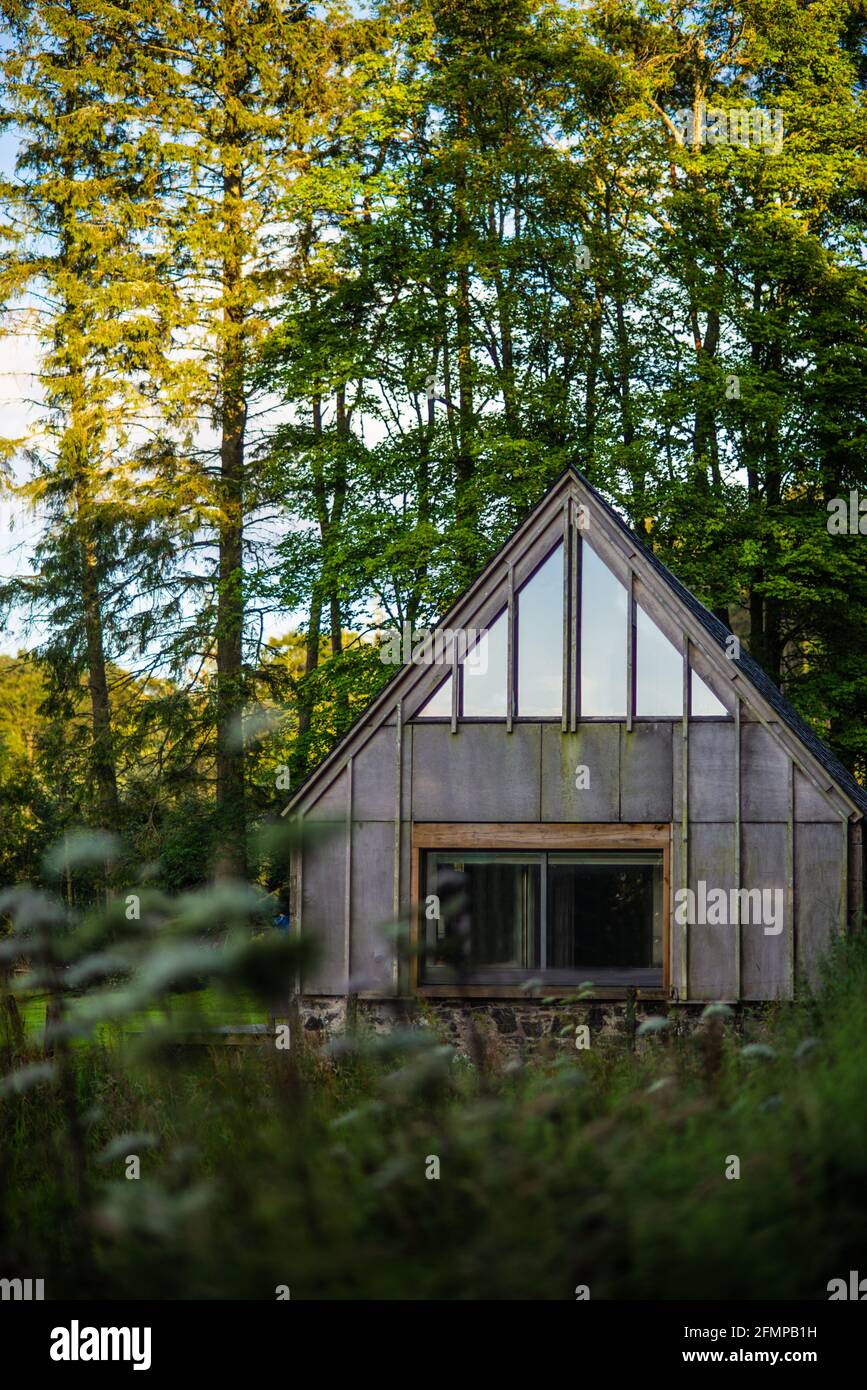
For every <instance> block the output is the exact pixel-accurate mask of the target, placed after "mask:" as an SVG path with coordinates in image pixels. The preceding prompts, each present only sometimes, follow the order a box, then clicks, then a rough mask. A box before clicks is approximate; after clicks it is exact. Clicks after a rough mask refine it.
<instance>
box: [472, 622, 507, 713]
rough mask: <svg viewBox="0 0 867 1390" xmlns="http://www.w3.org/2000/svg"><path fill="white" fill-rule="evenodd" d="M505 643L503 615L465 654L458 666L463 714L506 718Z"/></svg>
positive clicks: (505, 627)
mask: <svg viewBox="0 0 867 1390" xmlns="http://www.w3.org/2000/svg"><path fill="white" fill-rule="evenodd" d="M508 640H509V629H508V623H507V621H506V615H505V613H503V614H501V615H500V617H499V618H497V620H496V621H495V622H494V623H492V624H491V626H490V627H489V628H488V629H487V631H486V632H484V633H483V634H482V636H481V637H480V638H479V640H478V642H476V643H474V645H473V646H472V647H470V649H469V651H468V652H467V655H466V657H465V659H464V662H463V666H462V672H463V713H464V714H465V715H468V716H469V717H470V718H473V717H475V718H477V719H504V718H505V717H506V648H507V644H508Z"/></svg>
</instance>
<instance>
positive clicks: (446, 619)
mask: <svg viewBox="0 0 867 1390" xmlns="http://www.w3.org/2000/svg"><path fill="white" fill-rule="evenodd" d="M571 480H575V481H577V482H578V484H579V485H580V488H581V489H582V490H583V491H584V492H585V493H587V494H588V495H589V496H590V497H591V498H592V499H593V501H594V502H595V504H596V505H597V506H598V507H600V509H601V510H602V511H603V512H604V514H605V515H606V517H607V518H608V520H609V521H610V522H611V523H612V524H613V526H614V527H615V529H616V530H617V531H619V532H620V533H621V534H622V536H623V537H624V540H625V541H626V542H628V544H629V545H630V547H632V549H633V550H635V551H637V552H639V553H640V555H641V557H642V559H643V560H644V561H645V562H646V563H647V564H648V565H649V566H650V567H651V568H652V569H653V570H654V572H655V573H656V574H657V575H658V577H659V578H660V580H662V581H663V583H664V584H665V585H666V586H667V588H668V589H669V590H670V591H671V592H672V593H673V594H674V595H675V597H676V599H677V600H678V602H679V603H680V604H682V605H683V606H684V607H685V608H686V609H688V610H689V612H690V613H691V614H692V616H693V617H694V618H695V619H696V621H697V622H698V623H699V624H700V625H701V627H702V629H703V631H704V632H705V633H706V634H707V636H708V637H709V638H710V639H711V640H712V641H713V642H714V644H715V645H716V646H717V647H719V648H720V650H721V651H722V652H723V654H724V655H725V656H726V660H727V662H729V663H731V664H733V665H735V666H736V667H737V669H738V671H739V672H740V673H741V674H742V675H743V676H744V677H745V679H746V681H747V682H748V683H749V685H750V686H752V688H753V689H754V690H755V691H756V692H757V694H758V695H760V696H761V697H762V699H763V700H764V701H765V703H766V704H767V705H768V706H769V707H770V708H771V709H772V710H773V711H774V713H775V714H776V715H777V717H778V718H779V720H780V722H781V723H782V724H784V725H785V726H786V727H787V728H788V729H789V731H790V732H791V733H792V734H793V735H794V736H795V738H796V739H797V740H798V741H799V743H800V744H801V745H802V746H803V747H804V749H805V750H806V751H807V752H808V753H809V754H811V756H812V757H813V758H814V759H815V761H816V762H818V763H819V764H820V765H821V767H823V768H824V770H825V771H826V772H827V774H828V776H829V778H830V779H831V781H832V782H833V783H835V784H836V786H837V787H839V789H840V790H841V791H842V792H844V793H845V795H846V796H847V797H848V798H849V800H850V801H851V802H852V803H854V805H855V806H856V807H857V808H858V809H859V810H860V811H861V812H862V813H863V814H865V815H867V791H865V789H864V788H863V787H862V786H861V785H860V783H859V782H857V781H856V779H855V778H854V777H853V776H852V774H851V773H850V772H849V771H848V770H847V769H846V768H845V767H844V766H843V764H842V763H841V762H840V760H839V759H838V758H837V757H835V755H834V754H833V753H832V752H831V750H830V748H828V747H827V746H826V745H825V744H824V743H823V742H822V740H821V739H820V738H819V737H818V735H817V734H816V733H815V731H814V730H813V729H812V728H811V727H810V725H809V724H807V722H806V721H805V720H804V719H803V718H802V717H801V716H800V715H799V714H798V712H797V710H796V709H795V708H794V706H793V705H792V704H791V703H790V701H789V700H787V699H786V697H785V695H783V693H782V691H781V690H780V689H779V688H778V687H777V686H776V685H775V684H774V682H773V681H772V680H771V678H770V676H768V675H767V673H766V672H765V671H764V670H762V667H761V666H760V665H759V663H758V662H757V661H756V660H754V658H753V657H751V656H750V655H749V653H747V652H744V651H743V649H741V655H740V656H739V657H734V658H733V657H728V654H727V650H726V643H727V640H728V639H729V638H730V637H731V632H730V630H729V628H727V627H726V625H725V624H724V623H722V622H721V621H720V620H719V618H717V617H716V616H715V614H713V613H711V612H710V610H709V609H708V608H706V607H705V606H704V604H703V603H701V602H699V600H698V599H697V598H696V596H695V595H694V594H693V593H692V592H691V591H690V590H689V589H687V588H686V586H685V585H684V584H682V583H681V581H680V580H679V579H678V578H677V577H676V576H675V575H674V574H672V572H671V570H669V569H668V568H667V566H666V565H664V564H663V563H662V561H661V560H660V559H659V558H658V556H657V555H655V554H654V552H653V551H652V550H651V549H649V547H648V546H647V545H645V543H644V542H643V541H642V540H641V538H640V537H639V536H637V535H636V534H635V532H634V531H632V530H631V529H630V527H629V526H627V524H626V522H625V521H624V520H623V518H622V517H621V516H620V514H619V513H618V512H617V511H616V509H615V508H614V507H613V506H612V505H611V503H610V502H608V501H607V500H606V499H605V498H604V497H603V496H602V494H601V493H600V492H598V491H597V490H596V488H595V487H594V486H593V484H592V483H591V482H590V481H589V479H588V478H586V477H585V475H584V474H583V473H582V472H581V471H580V469H578V468H576V467H575V466H574V464H570V465H569V466H568V467H567V468H566V469H565V470H564V471H563V473H561V474H560V476H559V477H558V478H557V479H556V480H555V482H553V483H552V484H551V486H550V487H549V488H548V489H547V491H546V492H545V493H544V494H543V496H542V497H541V498H540V499H539V501H538V502H537V503H536V505H535V507H533V508H532V509H531V511H530V512H528V514H527V516H526V517H525V518H524V520H523V521H522V522H521V523H520V525H519V526H517V527H516V528H515V530H514V531H513V532H512V534H511V536H509V538H508V539H507V540H506V541H505V542H504V543H503V545H502V546H500V548H499V550H497V551H496V553H495V554H494V555H493V556H492V557H491V559H490V560H489V561H488V563H487V565H485V567H484V569H483V570H482V571H481V572H480V574H479V575H478V576H477V578H476V580H474V582H473V583H472V584H471V585H469V586H468V588H467V589H466V590H465V591H464V593H463V594H461V595H460V596H459V597H458V598H457V599H456V600H455V602H454V603H453V604H452V606H451V607H450V609H449V610H448V612H447V613H446V614H445V615H444V616H443V617H442V618H441V619H440V622H439V623H438V624H437V626H438V627H440V628H448V627H449V626H450V624H451V618H452V614H453V613H455V611H456V610H457V609H458V608H459V607H460V606H461V605H462V604H463V603H464V601H465V600H466V599H467V597H468V596H469V595H471V594H472V593H473V591H474V590H475V589H476V588H478V587H479V586H481V585H482V583H483V581H484V580H485V579H486V577H487V576H489V575H490V574H491V572H492V571H494V570H495V569H496V567H497V565H498V563H499V561H500V560H501V557H502V556H503V553H504V552H505V551H506V550H508V549H509V547H510V546H512V545H513V543H514V541H515V539H516V537H518V536H519V534H520V533H521V532H522V531H524V530H525V529H526V528H528V527H529V525H530V523H531V521H532V520H533V518H534V517H535V516H536V514H537V513H538V512H539V511H540V510H541V509H542V508H543V507H544V506H545V504H546V503H548V502H549V501H550V500H551V498H552V496H553V495H554V494H555V493H557V492H560V491H563V490H564V486H565V485H568V483H569V482H570V481H571ZM418 670H419V668H418V667H414V666H412V665H411V664H405V665H403V666H400V667H398V668H397V670H396V671H395V673H394V674H393V675H392V676H391V677H390V678H389V680H388V681H387V682H386V684H385V685H384V686H383V688H382V689H381V690H380V691H379V693H378V694H377V695H376V696H374V698H373V699H372V700H371V701H370V702H369V704H368V705H367V706H366V707H365V709H364V710H362V711H361V713H360V714H359V715H358V716H357V718H356V719H355V720H354V721H353V723H352V725H351V726H350V728H349V729H348V730H347V731H346V733H345V734H344V735H343V736H342V737H341V738H340V739H339V740H338V742H337V743H336V744H335V745H334V747H333V748H332V750H331V752H330V753H329V754H328V756H327V757H326V758H325V759H324V760H323V762H322V763H320V764H319V766H318V767H317V768H314V770H313V771H312V772H311V773H310V774H309V775H308V776H307V777H306V778H305V780H304V781H303V782H302V783H301V784H300V785H299V786H298V787H297V788H296V790H295V792H294V793H293V795H292V797H291V799H290V801H289V803H288V805H287V806H286V807H285V809H284V811H283V814H284V815H285V814H286V813H287V812H288V811H290V810H292V808H293V807H294V806H295V805H296V803H297V802H298V801H299V800H300V799H301V798H302V797H303V796H304V795H305V794H306V793H307V792H308V791H309V790H310V788H311V787H312V786H313V785H314V784H315V783H316V782H317V781H318V780H319V779H320V777H322V776H323V775H324V774H325V772H326V770H327V769H331V768H332V767H334V765H335V763H339V761H340V758H341V754H342V753H343V751H344V750H346V749H347V747H348V745H349V744H350V742H351V741H352V740H353V738H354V737H355V736H356V735H357V733H358V731H359V728H360V726H361V725H362V724H364V723H366V722H369V721H370V720H371V718H372V717H373V716H375V715H376V714H377V713H378V712H379V711H381V710H382V709H384V708H387V707H390V705H391V702H392V701H393V700H394V699H395V698H397V697H398V696H399V695H400V693H401V691H402V689H403V688H404V686H405V685H406V684H407V682H411V681H412V679H413V676H414V675H415V676H416V677H417V676H418Z"/></svg>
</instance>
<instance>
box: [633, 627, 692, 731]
mask: <svg viewBox="0 0 867 1390" xmlns="http://www.w3.org/2000/svg"><path fill="white" fill-rule="evenodd" d="M635 612H636V617H635V713H636V714H639V715H641V714H644V715H659V716H660V717H662V718H664V717H665V716H666V715H668V716H672V715H676V716H678V717H679V716H680V715H681V714H682V713H683V657H682V655H681V653H680V652H679V651H678V650H677V647H675V646H674V644H673V643H672V642H669V640H668V638H667V637H666V635H665V633H664V632H662V631H660V629H659V628H658V627H657V626H656V623H655V622H654V621H653V619H652V618H649V617H648V616H647V614H646V613H645V611H644V609H643V608H642V607H641V605H640V604H636V606H635Z"/></svg>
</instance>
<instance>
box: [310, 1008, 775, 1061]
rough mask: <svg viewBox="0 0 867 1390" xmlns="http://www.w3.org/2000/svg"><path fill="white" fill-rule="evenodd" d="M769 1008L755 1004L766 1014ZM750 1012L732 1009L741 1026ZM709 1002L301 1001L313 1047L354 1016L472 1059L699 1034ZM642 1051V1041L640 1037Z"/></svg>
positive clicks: (371, 1028)
mask: <svg viewBox="0 0 867 1390" xmlns="http://www.w3.org/2000/svg"><path fill="white" fill-rule="evenodd" d="M764 1007H766V1006H764V1005H759V1006H755V1007H754V1009H753V1010H751V1012H755V1011H756V1009H759V1010H760V1009H763V1008H764ZM745 1009H746V1010H750V1006H744V1005H739V1006H732V1013H733V1015H734V1020H733V1021H734V1022H735V1025H736V1026H739V1025H740V1023H741V1021H742V1018H743V1015H744V1012H745ZM703 1010H704V1005H703V1004H702V1003H688V1004H676V1003H673V1002H670V1001H667V1000H659V999H654V1000H641V999H638V1000H635V1001H634V1003H632V1004H630V1003H628V1002H627V1001H624V1000H608V1001H599V1000H595V1001H591V1000H575V1001H574V1002H572V1001H561V1002H558V1003H556V1004H552V1003H545V1002H544V1001H542V1000H536V999H520V1000H514V999H499V1000H498V999H426V998H420V997H417V996H415V997H411V998H399V999H393V998H392V999H364V998H358V999H353V998H351V997H350V1000H349V1001H348V1005H347V999H346V997H345V996H343V995H327V996H323V995H317V996H312V995H305V996H302V998H301V1000H300V1001H299V1014H300V1020H301V1025H302V1028H303V1031H304V1037H305V1039H306V1040H307V1041H308V1042H317V1041H320V1042H323V1043H324V1042H327V1041H330V1040H331V1039H332V1038H335V1037H339V1036H340V1035H341V1034H342V1033H344V1032H345V1031H346V1024H347V1012H348V1013H349V1016H350V1018H352V1017H353V1014H354V1021H355V1026H356V1027H358V1028H359V1029H360V1030H362V1031H365V1032H368V1033H372V1034H374V1035H382V1034H384V1033H389V1032H391V1031H392V1029H394V1028H429V1029H431V1030H432V1031H433V1032H434V1033H435V1034H436V1035H437V1036H438V1037H440V1038H441V1040H442V1041H443V1042H446V1043H450V1044H451V1045H452V1046H454V1047H456V1048H457V1049H458V1051H459V1052H465V1053H467V1054H469V1055H473V1054H474V1053H475V1052H477V1051H478V1047H479V1039H482V1040H490V1041H491V1042H492V1043H495V1044H496V1046H497V1047H498V1048H500V1049H501V1050H505V1051H507V1052H510V1053H511V1052H513V1053H516V1054H518V1053H523V1052H528V1051H537V1050H540V1049H543V1050H546V1051H550V1050H552V1049H553V1050H555V1051H559V1050H561V1049H567V1048H574V1047H575V1044H576V1029H577V1028H578V1027H579V1026H581V1025H582V1024H584V1025H586V1026H587V1027H588V1028H589V1030H590V1044H591V1046H592V1045H593V1043H594V1042H599V1041H602V1040H611V1041H614V1040H615V1039H622V1040H623V1041H627V1040H628V1039H629V1038H630V1037H631V1036H635V1035H636V1034H637V1031H638V1029H639V1027H640V1025H641V1023H642V1022H644V1021H645V1020H647V1019H649V1018H660V1017H665V1018H668V1019H669V1020H670V1032H672V1033H686V1032H692V1031H693V1030H695V1029H696V1028H697V1027H698V1026H699V1025H700V1024H701V1019H702V1013H703ZM637 1041H638V1043H639V1045H640V1044H641V1042H642V1038H641V1037H639V1038H638V1039H637Z"/></svg>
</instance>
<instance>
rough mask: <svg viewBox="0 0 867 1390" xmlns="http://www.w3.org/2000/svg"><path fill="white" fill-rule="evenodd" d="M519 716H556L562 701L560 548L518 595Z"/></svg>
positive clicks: (549, 557) (561, 584)
mask: <svg viewBox="0 0 867 1390" xmlns="http://www.w3.org/2000/svg"><path fill="white" fill-rule="evenodd" d="M517 646H518V714H519V715H524V716H535V717H536V718H539V717H542V718H545V717H550V716H556V715H559V713H560V710H561V708H562V700H563V546H562V545H558V546H557V548H556V550H554V551H552V553H551V554H550V555H549V556H548V558H547V560H546V561H545V562H544V564H543V565H541V566H540V567H539V569H537V571H536V573H535V574H534V575H533V577H532V578H531V579H528V580H527V583H526V584H524V586H523V587H522V588H521V589H519V590H518V594H517Z"/></svg>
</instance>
